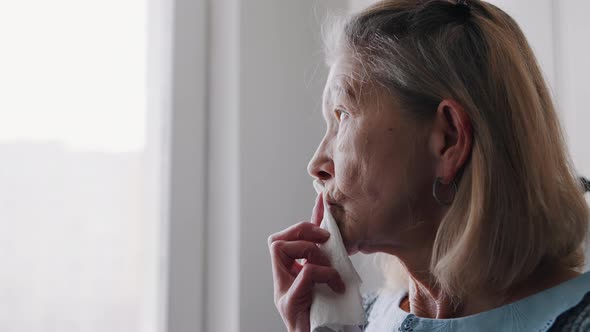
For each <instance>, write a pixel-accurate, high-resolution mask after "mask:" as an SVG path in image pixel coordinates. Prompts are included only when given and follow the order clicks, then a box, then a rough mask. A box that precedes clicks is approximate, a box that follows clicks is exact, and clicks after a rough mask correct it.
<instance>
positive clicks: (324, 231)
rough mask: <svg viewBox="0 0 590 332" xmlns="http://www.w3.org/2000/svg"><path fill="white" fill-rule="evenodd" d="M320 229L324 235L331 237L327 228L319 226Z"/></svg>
mask: <svg viewBox="0 0 590 332" xmlns="http://www.w3.org/2000/svg"><path fill="white" fill-rule="evenodd" d="M318 231H319V232H320V233H321V234H322V235H323V236H327V237H330V232H328V231H327V230H325V229H323V228H318Z"/></svg>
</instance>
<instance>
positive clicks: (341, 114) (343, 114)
mask: <svg viewBox="0 0 590 332" xmlns="http://www.w3.org/2000/svg"><path fill="white" fill-rule="evenodd" d="M334 112H336V118H338V121H342V119H345V118H346V117H348V116H349V115H350V114H349V113H348V112H347V111H345V110H342V109H337V110H335V111H334Z"/></svg>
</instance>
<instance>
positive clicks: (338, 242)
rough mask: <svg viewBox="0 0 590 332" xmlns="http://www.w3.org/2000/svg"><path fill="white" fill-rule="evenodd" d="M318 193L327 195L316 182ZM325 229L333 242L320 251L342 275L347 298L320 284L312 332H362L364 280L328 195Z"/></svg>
mask: <svg viewBox="0 0 590 332" xmlns="http://www.w3.org/2000/svg"><path fill="white" fill-rule="evenodd" d="M314 187H315V189H316V191H317V192H318V193H320V192H323V191H324V188H323V186H322V185H321V184H320V183H318V182H314ZM320 227H321V228H323V229H325V230H327V231H328V232H330V234H331V235H330V238H329V239H328V241H326V242H325V243H323V244H321V245H320V246H319V247H320V249H322V251H323V252H324V253H325V254H326V256H327V257H328V259H329V260H330V262H331V263H332V266H333V267H334V268H335V269H336V270H337V271H338V273H340V276H341V277H342V280H343V281H344V284H345V286H346V291H345V293H343V294H338V293H336V292H334V291H333V290H332V289H331V288H330V287H328V285H326V284H316V285H315V288H314V297H313V302H312V303H311V311H310V323H311V331H312V332H313V331H315V330H316V329H318V330H321V329H319V328H321V327H327V328H329V329H331V330H333V331H335V332H344V331H358V327H357V326H358V325H362V324H364V322H365V311H364V309H363V300H362V297H361V293H360V285H361V283H362V280H361V278H360V276H359V275H358V273H357V272H356V270H355V269H354V266H353V265H352V262H351V261H350V258H349V257H348V253H347V252H346V248H345V247H344V243H343V242H342V236H341V235H340V230H339V229H338V226H337V225H336V221H335V220H334V217H333V216H332V214H331V213H330V209H329V206H328V205H327V204H326V201H325V195H324V218H323V220H322V223H321V225H320Z"/></svg>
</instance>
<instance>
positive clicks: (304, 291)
mask: <svg viewBox="0 0 590 332" xmlns="http://www.w3.org/2000/svg"><path fill="white" fill-rule="evenodd" d="M317 283H323V284H327V285H328V287H330V288H331V289H332V290H333V291H334V292H336V293H344V291H345V289H346V286H345V285H344V281H342V278H341V277H340V274H339V273H338V271H336V269H335V268H333V267H330V266H321V265H314V264H305V265H303V268H302V269H301V272H299V274H298V275H297V277H296V278H295V280H294V281H293V284H292V285H291V288H290V289H289V291H288V295H291V296H292V297H293V299H294V301H295V302H297V300H296V299H298V298H302V297H306V296H308V295H309V293H310V292H311V290H312V289H313V286H314V285H315V284H317Z"/></svg>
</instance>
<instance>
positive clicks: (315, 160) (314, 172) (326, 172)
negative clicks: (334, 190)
mask: <svg viewBox="0 0 590 332" xmlns="http://www.w3.org/2000/svg"><path fill="white" fill-rule="evenodd" d="M325 143H326V142H325V140H324V141H322V143H321V144H320V146H319V147H318V149H317V150H316V152H315V154H314V155H313V157H312V158H311V160H310V161H309V164H308V165H307V172H308V173H309V175H311V176H312V177H314V178H316V179H318V180H320V181H326V180H328V179H331V178H333V177H334V161H333V160H332V158H331V157H330V156H329V154H328V153H327V151H326V144H325Z"/></svg>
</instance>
